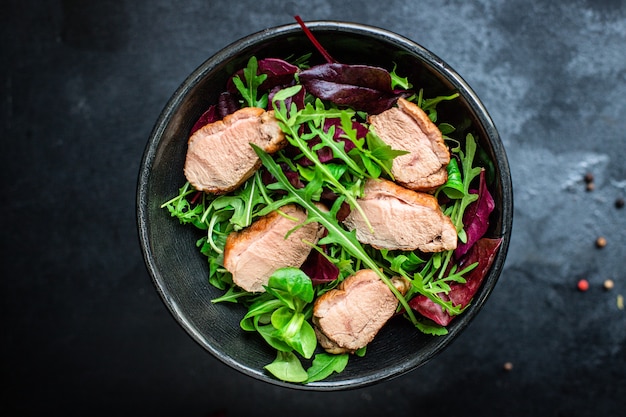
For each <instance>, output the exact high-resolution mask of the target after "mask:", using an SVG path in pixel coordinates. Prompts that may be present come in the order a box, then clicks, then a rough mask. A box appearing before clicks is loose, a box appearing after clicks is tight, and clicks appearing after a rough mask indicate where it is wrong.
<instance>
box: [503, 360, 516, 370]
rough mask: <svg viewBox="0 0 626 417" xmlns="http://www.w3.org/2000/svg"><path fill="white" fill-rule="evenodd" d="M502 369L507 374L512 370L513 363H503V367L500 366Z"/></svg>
mask: <svg viewBox="0 0 626 417" xmlns="http://www.w3.org/2000/svg"><path fill="white" fill-rule="evenodd" d="M502 368H503V369H504V370H505V371H507V372H509V371H512V370H513V362H504V365H503V366H502Z"/></svg>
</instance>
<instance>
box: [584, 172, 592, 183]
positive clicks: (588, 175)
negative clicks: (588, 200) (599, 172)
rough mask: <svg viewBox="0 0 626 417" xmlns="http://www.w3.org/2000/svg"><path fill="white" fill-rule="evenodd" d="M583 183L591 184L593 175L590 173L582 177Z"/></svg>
mask: <svg viewBox="0 0 626 417" xmlns="http://www.w3.org/2000/svg"><path fill="white" fill-rule="evenodd" d="M584 179H585V182H586V183H587V184H590V183H592V182H593V174H592V173H591V172H587V173H586V174H585V176H584Z"/></svg>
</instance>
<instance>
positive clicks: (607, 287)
mask: <svg viewBox="0 0 626 417" xmlns="http://www.w3.org/2000/svg"><path fill="white" fill-rule="evenodd" d="M614 285H615V283H614V282H613V280H612V279H607V280H605V281H604V284H603V286H604V289H605V290H610V289H612V288H613V286H614Z"/></svg>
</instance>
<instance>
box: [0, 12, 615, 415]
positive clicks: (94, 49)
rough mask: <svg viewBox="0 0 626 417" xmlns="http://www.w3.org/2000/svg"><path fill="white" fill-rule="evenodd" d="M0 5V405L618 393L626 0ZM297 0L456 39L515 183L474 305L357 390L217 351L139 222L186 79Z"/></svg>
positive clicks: (276, 408)
mask: <svg viewBox="0 0 626 417" xmlns="http://www.w3.org/2000/svg"><path fill="white" fill-rule="evenodd" d="M0 8H1V9H2V13H0V22H1V24H0V34H1V36H0V42H1V50H0V52H1V55H0V56H1V59H2V62H3V65H2V66H1V68H0V74H1V77H0V82H1V83H2V84H1V87H0V91H2V96H1V98H0V118H1V125H0V132H1V133H0V135H1V145H0V158H1V159H0V161H1V164H0V179H1V185H2V187H1V195H2V204H1V206H0V207H1V208H0V222H1V223H0V227H1V229H0V230H2V232H1V240H0V242H1V245H2V246H1V253H2V255H1V258H2V262H1V263H0V265H1V267H0V268H1V269H0V277H1V278H2V279H1V281H0V282H1V284H0V285H1V287H0V294H1V297H2V299H1V303H0V308H1V317H2V331H1V334H2V350H1V352H2V375H3V382H4V385H5V387H6V388H4V389H3V390H2V397H1V401H0V410H1V411H2V415H20V416H30V415H42V414H44V413H45V414H47V415H65V416H73V415H76V416H79V415H80V416H85V415H89V416H104V415H116V416H126V415H128V416H131V415H132V416H141V415H149V416H172V415H185V416H198V417H207V416H212V415H217V414H218V413H223V415H226V416H229V417H230V416H249V415H259V414H260V415H287V414H297V415H300V416H313V415H321V414H325V415H342V416H352V415H354V416H357V415H358V416H368V415H383V414H384V415H395V416H399V415H418V414H419V415H428V416H461V415H470V416H478V415H480V416H492V415H493V416H529V415H541V416H558V417H566V416H598V415H613V416H614V415H622V414H623V413H624V410H625V409H626V310H624V309H620V308H618V301H617V300H618V296H620V295H624V296H626V273H625V272H624V266H625V265H626V262H625V259H626V210H625V209H618V208H616V207H615V204H614V202H615V200H616V199H617V198H619V197H622V198H623V197H624V195H625V194H626V163H624V160H625V159H626V136H625V133H624V132H625V131H626V117H624V114H626V53H625V49H624V45H626V3H624V2H623V1H616V0H612V1H611V0H605V1H595V0H594V1H591V0H574V1H554V2H527V1H522V0H512V1H488V0H483V1H476V2H467V1H440V2H428V3H423V2H419V3H418V2H414V3H413V2H406V1H404V2H401V1H395V0H389V1H353V2H342V3H338V2H332V1H328V0H308V1H299V0H298V1H289V2H284V1H277V0H274V1H265V2H261V1H247V0H246V1H237V2H234V1H189V2H185V3H182V2H168V1H135V2H130V1H125V2H124V1H118V2H112V1H111V2H106V1H91V2H80V1H70V0H64V1H59V2H36V1H22V2H17V1H13V0H11V1H8V2H4V3H3V5H2V6H1V7H0ZM294 14H300V15H301V16H302V17H303V18H304V19H305V20H315V19H336V20H346V21H353V22H358V23H365V24H371V25H375V26H379V27H383V28H385V29H390V30H393V31H395V32H397V33H399V34H401V35H404V36H406V37H409V38H411V39H413V40H415V41H416V42H418V43H420V44H422V45H423V46H425V47H426V48H428V49H430V50H431V51H433V52H434V53H435V54H437V55H439V56H440V57H441V58H443V59H444V60H445V61H447V62H448V63H449V64H450V65H451V66H452V67H453V68H454V69H456V70H457V71H458V72H459V73H460V74H462V75H463V77H464V78H465V80H466V81H467V82H468V83H469V84H470V85H471V86H472V87H473V88H474V90H475V91H476V92H477V93H478V95H479V96H480V97H481V99H482V100H483V102H484V103H485V105H486V106H487V108H488V109H489V110H490V112H491V115H492V117H493V119H494V121H495V123H496V125H497V126H498V127H499V130H500V134H501V136H502V139H503V142H504V144H505V146H506V148H507V151H508V154H509V160H510V164H511V170H512V175H513V185H514V188H515V220H514V226H513V234H514V236H513V239H512V242H511V247H510V249H509V258H508V260H507V265H506V268H505V271H504V274H503V276H502V277H501V279H500V282H499V283H498V286H497V287H496V289H495V291H494V292H493V295H492V296H491V298H490V300H489V301H488V303H487V304H486V306H485V308H484V309H483V310H482V312H481V314H480V315H479V316H478V317H477V318H476V320H475V321H474V322H473V323H472V325H471V326H470V327H469V328H468V329H467V330H466V331H465V332H464V333H463V334H462V335H461V337H460V338H459V339H458V340H457V341H456V342H455V343H453V344H452V345H451V346H450V347H449V348H448V349H446V351H444V352H443V353H442V354H441V355H440V356H438V357H437V358H435V359H434V360H432V361H431V362H429V363H428V364H427V365H425V366H424V367H422V368H420V369H418V370H416V371H414V372H411V373H409V374H408V375H405V376H402V377H399V378H397V379H394V380H392V381H390V382H387V383H384V384H380V385H377V386H373V387H369V388H363V389H357V390H353V391H347V392H338V393H308V392H300V391H292V390H285V389H283V388H278V387H274V386H269V385H267V384H263V383H260V382H257V381H254V380H251V379H250V378H247V377H244V376H243V375H240V374H238V373H237V372H235V371H233V370H231V369H229V368H227V367H226V366H224V365H223V364H221V363H220V362H218V361H217V360H216V359H214V358H213V357H211V356H210V355H209V354H207V353H206V352H205V351H203V350H202V349H201V348H200V347H199V346H198V345H196V344H195V343H194V342H193V341H192V340H191V338H190V337H189V336H187V334H185V333H184V332H183V331H182V330H181V329H180V328H179V327H178V326H177V325H176V323H175V322H174V320H173V319H172V318H171V316H170V315H169V313H168V312H167V310H166V308H165V307H164V305H163V304H162V303H161V300H160V299H159V297H158V295H157V293H156V292H155V290H154V288H153V286H152V283H151V281H150V278H149V276H148V274H147V272H146V269H145V267H144V264H143V259H142V257H141V253H140V249H139V244H138V239H137V233H136V226H135V186H136V178H137V172H138V168H139V163H140V159H141V155H142V152H143V148H144V146H145V143H146V140H147V137H148V135H149V133H150V130H151V128H152V126H153V124H154V122H155V120H156V118H157V117H158V115H159V113H160V111H161V109H162V108H163V106H164V105H165V103H166V101H167V100H168V98H169V97H170V95H171V94H172V93H173V91H174V90H175V89H176V87H177V86H178V85H179V84H180V83H181V82H182V80H183V79H184V78H185V77H186V76H187V74H189V73H190V72H191V71H192V70H194V69H195V68H196V67H197V66H198V65H199V64H200V63H201V62H202V61H204V60H205V59H206V58H207V57H209V56H210V55H212V54H213V53H215V52H217V51H218V50H219V49H221V48H222V47H224V46H226V45H227V44H228V43H230V42H232V41H234V40H236V39H238V38H239V37H241V36H243V35H246V34H249V33H251V32H255V31H258V30H262V29H263V28H265V27H268V26H273V25H277V24H283V23H291V22H292V21H293V19H292V16H293V15H294ZM587 172H591V173H593V175H594V185H595V189H594V190H593V191H586V190H585V182H584V180H583V177H584V175H585V174H586V173H587ZM598 236H604V237H605V238H606V239H607V242H608V244H607V245H606V247H604V248H603V249H598V248H596V247H595V240H596V238H597V237H598ZM581 278H585V279H587V280H588V281H589V283H590V288H589V290H588V291H586V292H580V291H578V290H577V289H576V283H577V281H578V280H579V279H581ZM605 279H612V280H613V281H614V283H615V287H614V288H613V289H612V290H610V291H607V290H604V289H603V287H602V284H603V281H604V280H605ZM508 361H510V362H511V363H513V369H512V370H511V371H508V372H507V371H505V370H503V364H504V363H505V362H508Z"/></svg>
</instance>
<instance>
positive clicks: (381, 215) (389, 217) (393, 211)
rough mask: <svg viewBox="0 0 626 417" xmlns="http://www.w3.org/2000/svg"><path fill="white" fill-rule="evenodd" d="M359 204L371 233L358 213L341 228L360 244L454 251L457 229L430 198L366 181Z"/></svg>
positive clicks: (347, 219)
mask: <svg viewBox="0 0 626 417" xmlns="http://www.w3.org/2000/svg"><path fill="white" fill-rule="evenodd" d="M358 203H359V206H360V207H361V208H362V209H363V212H364V213H365V216H366V217H367V220H369V222H370V224H371V226H372V230H370V228H369V227H368V225H367V223H366V222H365V219H363V217H362V216H361V214H360V213H359V212H358V211H357V210H352V211H351V212H350V214H349V215H348V216H347V217H346V218H345V219H344V221H343V224H344V225H345V226H346V227H347V228H348V229H349V230H356V237H357V239H358V240H359V241H360V242H362V243H366V244H369V245H371V246H373V247H375V248H377V249H392V250H393V249H400V250H407V251H409V250H416V249H417V250H420V251H422V252H441V251H444V250H452V249H455V248H456V245H457V233H456V228H455V227H454V224H452V221H451V220H450V218H449V217H448V216H446V215H445V214H443V212H442V211H441V208H440V206H439V203H438V202H437V199H436V198H435V197H434V196H432V195H430V194H427V193H423V192H417V191H413V190H409V189H406V188H404V187H401V186H399V185H397V184H395V183H393V182H392V181H388V180H383V179H378V180H375V179H369V180H367V182H366V183H365V187H364V195H363V197H361V198H360V199H358Z"/></svg>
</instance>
